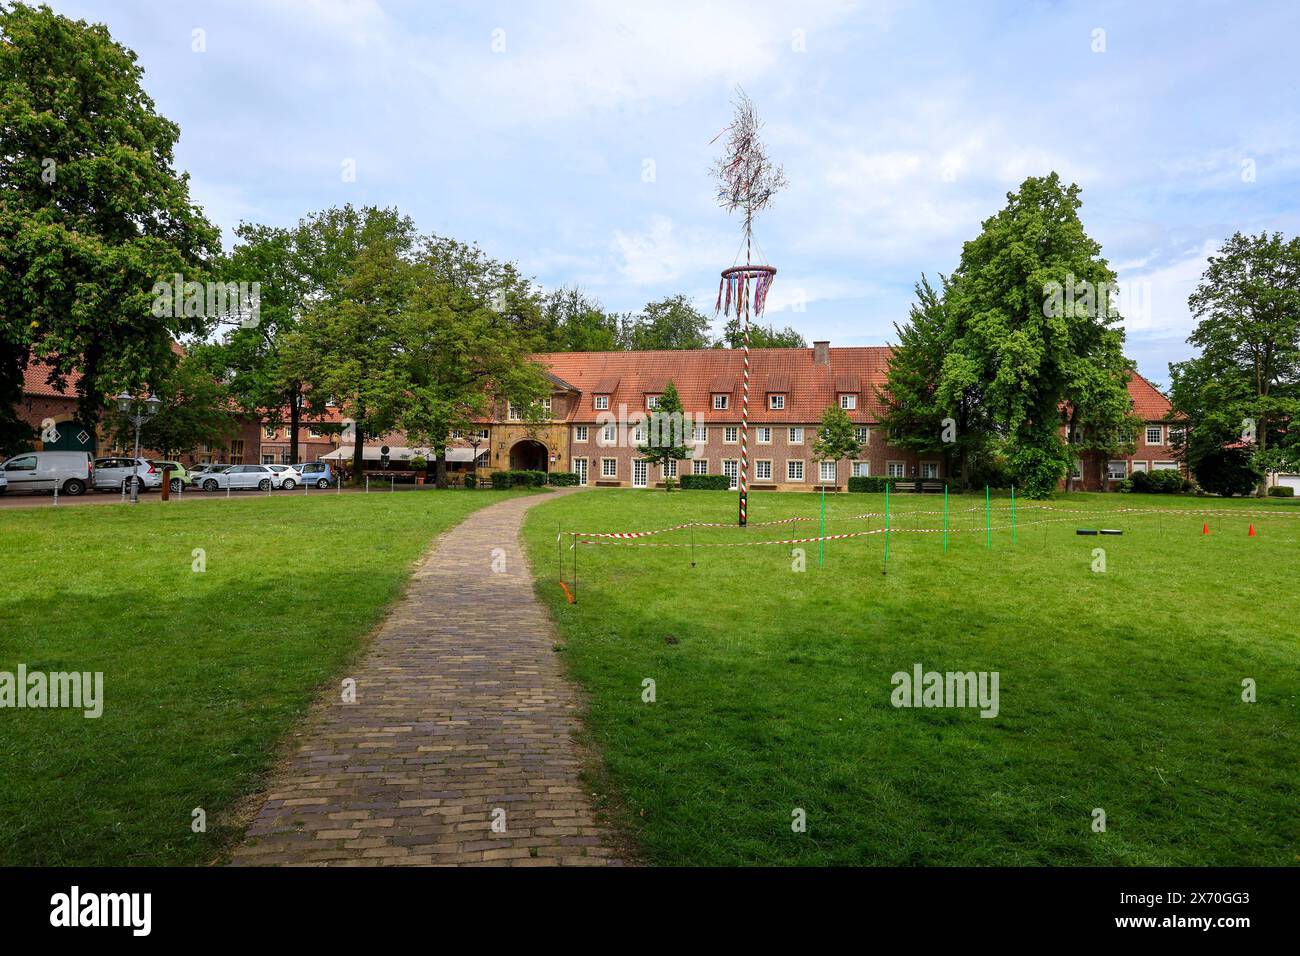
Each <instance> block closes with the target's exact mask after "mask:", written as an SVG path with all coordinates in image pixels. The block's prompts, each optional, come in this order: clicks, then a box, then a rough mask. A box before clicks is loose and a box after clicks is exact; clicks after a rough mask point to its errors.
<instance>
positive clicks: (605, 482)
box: [596, 478, 623, 488]
mask: <svg viewBox="0 0 1300 956" xmlns="http://www.w3.org/2000/svg"><path fill="white" fill-rule="evenodd" d="M622 484H623V482H621V481H619V480H618V479H617V478H597V479H596V487H597V488H617V487H619V486H620V485H622Z"/></svg>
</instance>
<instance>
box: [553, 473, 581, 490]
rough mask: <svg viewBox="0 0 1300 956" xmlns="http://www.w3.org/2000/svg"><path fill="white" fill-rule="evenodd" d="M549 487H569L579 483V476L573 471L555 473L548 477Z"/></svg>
mask: <svg viewBox="0 0 1300 956" xmlns="http://www.w3.org/2000/svg"><path fill="white" fill-rule="evenodd" d="M546 483H547V484H548V485H556V486H557V487H558V486H566V487H567V486H568V485H576V484H577V483H578V476H577V475H576V474H575V473H574V472H572V471H553V472H551V473H550V474H548V475H547V476H546Z"/></svg>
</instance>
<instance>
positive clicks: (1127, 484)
mask: <svg viewBox="0 0 1300 956" xmlns="http://www.w3.org/2000/svg"><path fill="white" fill-rule="evenodd" d="M1140 474H1142V472H1140V471H1135V472H1134V473H1133V478H1136V477H1137V476H1138V475H1140ZM1133 478H1125V479H1124V480H1123V481H1121V482H1119V483H1117V484H1116V485H1115V490H1116V491H1118V492H1119V493H1120V494H1124V495H1126V494H1128V493H1129V492H1130V491H1136V490H1137V482H1136V481H1134V480H1133ZM1143 490H1144V491H1145V490H1146V489H1143Z"/></svg>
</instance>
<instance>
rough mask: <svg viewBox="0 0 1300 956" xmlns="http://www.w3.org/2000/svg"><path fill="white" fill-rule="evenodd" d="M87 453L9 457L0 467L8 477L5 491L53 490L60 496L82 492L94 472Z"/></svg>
mask: <svg viewBox="0 0 1300 956" xmlns="http://www.w3.org/2000/svg"><path fill="white" fill-rule="evenodd" d="M91 461H92V459H91V457H90V453H89V452H85V451H29V452H27V453H26V454H23V455H15V456H14V457H13V458H10V459H9V460H8V461H6V462H5V463H4V464H3V465H0V469H3V470H4V474H5V478H6V479H8V483H9V488H8V489H7V490H8V491H9V492H15V491H53V490H54V489H55V488H58V489H59V494H61V495H80V494H84V493H85V491H86V489H87V488H89V487H90V481H91V478H92V477H93V475H94V467H93V465H92V464H91Z"/></svg>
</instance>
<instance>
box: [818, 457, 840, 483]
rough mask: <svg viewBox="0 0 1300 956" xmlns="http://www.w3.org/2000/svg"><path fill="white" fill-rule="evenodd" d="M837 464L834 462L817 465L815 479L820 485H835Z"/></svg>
mask: <svg viewBox="0 0 1300 956" xmlns="http://www.w3.org/2000/svg"><path fill="white" fill-rule="evenodd" d="M838 464H839V463H838V462H834V461H823V462H819V463H818V464H817V472H818V474H817V477H818V478H819V479H820V480H821V483H822V484H824V485H830V484H834V483H835V478H836V472H838V471H839V468H838V467H837V466H838Z"/></svg>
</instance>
